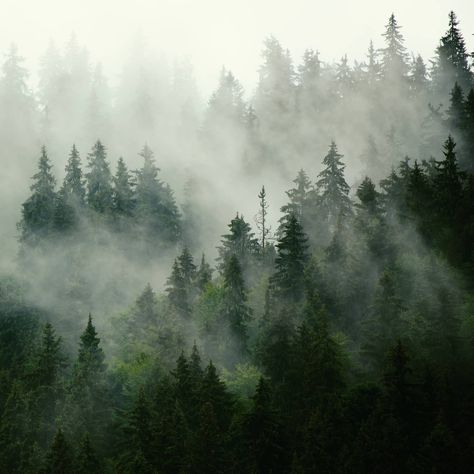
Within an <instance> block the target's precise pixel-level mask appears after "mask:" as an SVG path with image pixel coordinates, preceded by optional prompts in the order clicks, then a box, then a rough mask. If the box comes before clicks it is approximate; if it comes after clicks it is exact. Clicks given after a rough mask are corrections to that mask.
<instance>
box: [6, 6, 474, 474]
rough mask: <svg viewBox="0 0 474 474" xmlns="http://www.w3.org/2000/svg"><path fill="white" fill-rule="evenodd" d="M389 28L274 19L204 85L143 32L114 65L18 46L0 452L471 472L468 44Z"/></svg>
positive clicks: (313, 468) (185, 465) (114, 461)
mask: <svg viewBox="0 0 474 474" xmlns="http://www.w3.org/2000/svg"><path fill="white" fill-rule="evenodd" d="M467 34H470V32H469V33H468V32H466V35H467ZM380 43H381V44H380V47H378V46H377V47H376V45H375V44H374V43H373V42H372V41H371V42H370V44H369V48H368V52H367V56H366V57H365V58H364V59H363V60H361V61H357V60H355V61H350V60H349V59H348V57H347V56H344V57H342V58H341V60H340V61H338V62H335V63H331V62H325V61H323V60H322V59H320V53H319V52H317V51H313V50H311V49H308V50H307V51H306V52H305V53H304V56H303V57H302V58H301V61H300V62H299V63H295V62H294V60H293V58H292V57H291V55H290V53H289V51H288V50H286V49H285V48H284V47H283V46H282V45H281V44H280V42H279V41H278V40H277V39H276V38H274V37H268V38H267V39H266V40H265V42H264V45H263V50H262V64H261V67H260V68H259V71H258V80H257V85H256V89H255V91H254V92H253V93H252V92H250V91H249V92H245V91H244V89H243V87H242V86H241V84H240V83H239V81H238V79H237V78H236V77H235V76H234V75H233V73H232V72H231V71H230V70H229V69H227V68H223V69H222V72H221V75H220V79H219V82H218V84H217V87H216V88H215V91H214V92H213V93H212V95H211V96H210V98H209V99H208V100H205V101H203V100H202V99H201V98H200V93H199V91H198V90H197V86H196V84H195V82H194V80H193V75H192V67H191V65H190V64H189V63H187V62H186V61H183V62H176V63H175V64H174V66H173V67H169V65H168V66H165V65H164V64H162V63H160V61H159V59H156V58H155V60H154V59H152V56H151V53H150V54H148V53H147V52H146V45H144V43H142V42H140V41H138V42H137V44H136V45H135V46H134V48H135V49H134V54H133V55H132V56H131V58H130V60H129V62H128V63H126V64H125V66H124V69H123V74H122V77H121V82H120V83H119V84H118V86H117V87H115V88H112V87H110V86H109V85H108V80H107V77H106V76H105V74H104V73H103V72H102V69H101V66H100V65H96V66H94V65H93V64H92V63H91V61H90V58H89V53H88V52H87V51H86V50H85V49H84V48H83V47H82V46H81V45H80V44H79V42H78V40H77V38H76V37H72V38H71V41H70V42H69V43H68V44H67V45H66V46H65V48H64V50H62V49H60V48H58V47H57V46H56V45H55V44H54V43H51V45H50V47H49V48H48V50H47V51H46V53H45V54H44V56H43V58H42V61H41V65H40V69H39V81H38V85H37V87H36V88H31V87H30V85H29V82H28V71H27V70H26V68H25V67H24V65H23V58H22V57H21V55H20V53H19V52H18V50H17V48H16V47H15V46H12V47H11V49H10V50H9V51H8V53H7V54H6V56H5V60H4V62H3V65H2V66H1V71H0V121H1V123H2V126H1V127H0V143H1V144H2V148H3V150H2V151H1V158H0V160H1V162H2V168H3V169H2V171H1V173H0V174H1V176H0V187H1V188H2V190H1V199H2V206H1V207H2V208H3V209H2V210H1V212H0V218H1V221H2V232H1V235H0V244H1V250H0V252H1V253H2V255H1V256H0V472H1V473H8V474H15V473H21V474H23V473H25V474H30V473H31V474H49V473H51V474H53V473H54V474H56V473H58V474H59V473H63V474H69V473H71V474H85V473H88V474H94V473H105V474H107V473H120V474H132V473H134V474H142V473H143V474H155V473H156V474H172V473H179V474H184V473H195V474H205V473H206V474H208V473H209V474H210V473H239V474H242V473H249V474H254V473H265V474H270V473H272V474H275V473H291V474H303V473H318V474H319V473H321V474H326V473H327V474H338V473H341V474H342V473H351V474H357V473H361V474H362V473H364V474H369V473H374V474H375V473H377V474H378V473H382V472H383V473H386V474H391V473H393V474H395V473H414V474H415V473H427V474H435V473H436V474H448V473H449V474H452V473H460V474H462V473H466V474H467V473H470V472H472V466H473V465H474V429H473V427H474V377H473V374H474V53H471V52H469V51H468V49H467V46H466V41H465V39H464V36H463V33H462V31H461V28H460V24H459V20H458V19H457V17H456V15H455V13H454V12H450V13H449V15H447V16H446V30H445V33H444V34H443V36H442V37H441V38H439V39H437V38H433V57H432V58H431V59H430V60H429V61H428V62H426V61H425V60H424V59H423V58H422V57H421V56H420V55H413V54H409V52H408V49H407V46H406V45H405V39H404V36H403V29H402V27H401V26H400V25H399V24H398V22H397V19H396V17H395V15H394V14H392V15H390V16H389V18H388V20H387V24H386V25H385V27H383V26H382V27H381V36H380ZM321 47H322V48H324V45H321ZM7 157H8V160H7ZM4 229H5V230H4Z"/></svg>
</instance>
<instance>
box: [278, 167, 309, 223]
mask: <svg viewBox="0 0 474 474" xmlns="http://www.w3.org/2000/svg"><path fill="white" fill-rule="evenodd" d="M293 183H295V185H296V186H295V187H294V188H292V189H289V190H288V191H286V195H287V196H288V197H289V198H290V202H289V203H288V204H285V205H284V206H282V207H281V209H280V210H281V212H283V213H285V215H284V216H283V217H282V218H281V219H280V224H284V223H285V222H287V221H288V219H289V217H290V216H291V215H295V216H296V217H297V219H298V220H299V222H300V223H301V225H302V226H303V227H304V225H305V223H307V222H308V221H309V220H310V217H311V214H310V211H311V204H312V199H311V198H312V193H311V191H312V189H311V188H312V186H311V181H310V180H309V178H308V175H307V174H306V173H305V171H304V170H303V169H301V170H299V171H298V175H297V176H296V178H295V179H294V180H293ZM280 230H281V229H280Z"/></svg>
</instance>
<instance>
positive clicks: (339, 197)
mask: <svg viewBox="0 0 474 474" xmlns="http://www.w3.org/2000/svg"><path fill="white" fill-rule="evenodd" d="M342 156H343V155H340V154H339V153H338V151H337V146H336V143H335V142H331V146H330V147H329V152H328V154H327V155H326V156H325V157H324V159H323V165H324V166H325V168H324V169H323V171H321V173H319V175H318V178H319V179H318V181H316V188H317V191H318V207H319V210H320V212H321V214H322V216H324V218H325V219H326V221H327V222H328V224H329V226H334V225H335V224H336V221H337V219H338V218H339V216H340V215H342V216H344V217H346V216H349V215H350V214H351V206H352V203H351V200H350V198H349V185H348V184H347V182H346V180H345V178H344V168H345V165H344V164H343V163H342V161H341V158H342Z"/></svg>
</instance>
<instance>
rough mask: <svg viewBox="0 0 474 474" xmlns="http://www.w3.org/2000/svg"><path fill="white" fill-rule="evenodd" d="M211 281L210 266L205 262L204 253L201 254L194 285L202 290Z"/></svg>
mask: <svg viewBox="0 0 474 474" xmlns="http://www.w3.org/2000/svg"><path fill="white" fill-rule="evenodd" d="M211 281H212V268H211V266H210V265H209V264H208V263H207V262H206V258H205V256H204V254H202V257H201V263H200V265H199V268H198V270H197V272H196V286H197V287H198V289H199V291H201V292H202V291H204V289H205V288H206V286H207V285H208V284H209V283H210V282H211Z"/></svg>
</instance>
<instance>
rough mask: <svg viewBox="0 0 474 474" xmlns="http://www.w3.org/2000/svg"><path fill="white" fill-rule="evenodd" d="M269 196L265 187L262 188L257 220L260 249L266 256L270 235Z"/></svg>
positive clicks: (259, 195)
mask: <svg viewBox="0 0 474 474" xmlns="http://www.w3.org/2000/svg"><path fill="white" fill-rule="evenodd" d="M266 197H267V194H266V192H265V186H262V189H261V191H260V192H259V193H258V199H259V210H258V214H257V216H256V218H255V221H256V224H257V228H258V230H259V231H260V249H261V251H262V253H263V254H265V247H266V245H267V240H268V235H269V234H270V230H271V229H270V227H269V225H268V219H267V214H268V202H267V199H266Z"/></svg>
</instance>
